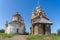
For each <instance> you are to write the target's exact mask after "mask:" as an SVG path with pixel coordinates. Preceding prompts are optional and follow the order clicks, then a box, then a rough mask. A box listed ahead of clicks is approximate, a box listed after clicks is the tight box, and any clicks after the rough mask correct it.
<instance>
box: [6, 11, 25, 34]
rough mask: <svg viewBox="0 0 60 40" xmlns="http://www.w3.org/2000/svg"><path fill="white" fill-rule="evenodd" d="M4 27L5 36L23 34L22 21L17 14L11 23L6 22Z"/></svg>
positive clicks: (23, 26) (23, 25)
mask: <svg viewBox="0 0 60 40" xmlns="http://www.w3.org/2000/svg"><path fill="white" fill-rule="evenodd" d="M5 25H6V29H5V33H7V34H25V24H24V20H23V18H22V16H21V15H20V14H19V13H18V12H16V13H15V14H14V15H13V16H12V21H11V22H6V24H5Z"/></svg>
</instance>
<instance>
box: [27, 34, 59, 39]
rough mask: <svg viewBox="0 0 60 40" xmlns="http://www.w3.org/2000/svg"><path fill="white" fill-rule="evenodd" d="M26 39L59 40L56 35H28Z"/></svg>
mask: <svg viewBox="0 0 60 40" xmlns="http://www.w3.org/2000/svg"><path fill="white" fill-rule="evenodd" d="M27 40H60V36H58V35H29V36H28V38H27Z"/></svg>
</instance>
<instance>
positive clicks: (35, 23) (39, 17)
mask: <svg viewBox="0 0 60 40" xmlns="http://www.w3.org/2000/svg"><path fill="white" fill-rule="evenodd" d="M31 24H32V26H31V28H30V30H31V34H34V35H36V34H44V35H45V34H51V27H50V26H51V25H52V22H50V21H49V18H48V17H47V16H46V14H45V13H44V12H43V11H42V9H41V8H40V6H37V7H36V12H34V11H33V12H32V16H31Z"/></svg>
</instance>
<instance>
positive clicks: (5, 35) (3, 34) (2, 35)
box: [0, 33, 14, 38]
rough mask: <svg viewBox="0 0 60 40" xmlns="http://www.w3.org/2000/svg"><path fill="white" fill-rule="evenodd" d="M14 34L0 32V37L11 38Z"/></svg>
mask: <svg viewBox="0 0 60 40" xmlns="http://www.w3.org/2000/svg"><path fill="white" fill-rule="evenodd" d="M13 36H14V34H5V33H0V37H3V38H11V37H13Z"/></svg>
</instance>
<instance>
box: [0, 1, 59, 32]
mask: <svg viewBox="0 0 60 40" xmlns="http://www.w3.org/2000/svg"><path fill="white" fill-rule="evenodd" d="M39 4H40V6H41V8H42V11H44V12H45V14H46V15H47V16H48V18H49V19H50V21H51V22H53V25H52V26H51V32H52V33H56V30H57V29H59V28H60V1H59V0H39ZM36 6H37V0H0V29H5V23H6V20H8V21H9V22H11V19H12V15H13V14H15V12H19V14H20V15H21V16H22V17H23V19H24V23H25V27H26V31H27V32H29V31H30V30H29V29H30V27H31V14H32V11H33V9H34V10H35V9H36Z"/></svg>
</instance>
